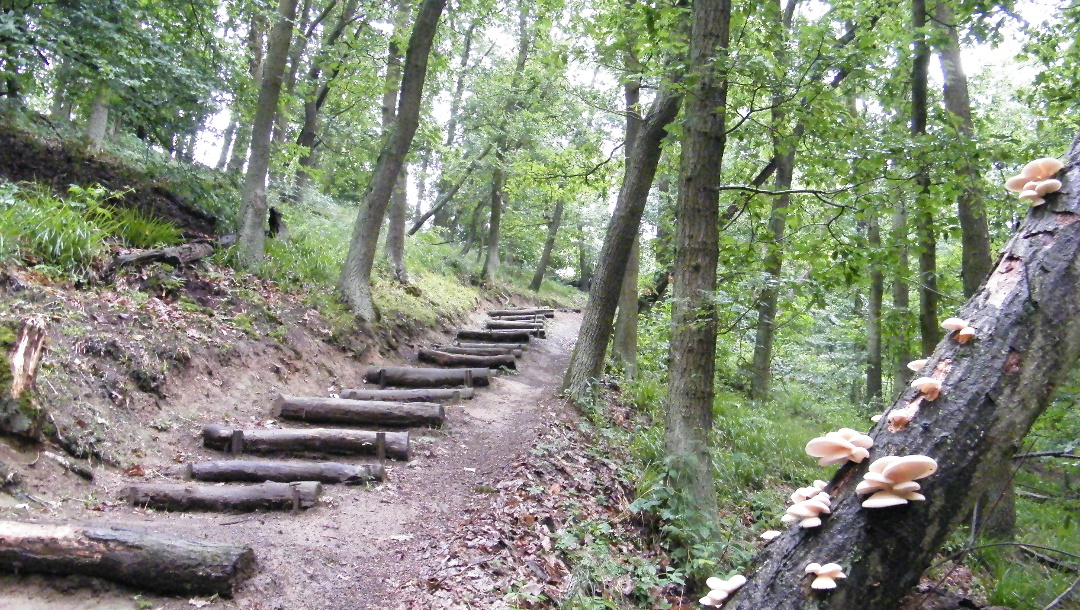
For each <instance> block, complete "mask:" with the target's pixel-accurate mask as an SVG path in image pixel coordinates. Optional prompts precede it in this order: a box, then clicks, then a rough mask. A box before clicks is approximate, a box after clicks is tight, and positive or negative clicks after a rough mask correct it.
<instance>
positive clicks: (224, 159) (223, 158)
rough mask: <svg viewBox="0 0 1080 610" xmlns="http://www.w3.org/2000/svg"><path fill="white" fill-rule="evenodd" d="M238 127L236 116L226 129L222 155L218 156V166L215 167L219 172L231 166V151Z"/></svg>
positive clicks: (223, 137) (231, 119)
mask: <svg viewBox="0 0 1080 610" xmlns="http://www.w3.org/2000/svg"><path fill="white" fill-rule="evenodd" d="M236 126H237V121H236V116H235V115H234V116H233V117H232V118H230V119H229V126H228V127H226V128H225V135H224V136H222V139H223V140H224V141H223V142H222V143H221V154H220V155H218V160H217V164H216V165H215V166H214V167H215V168H217V169H218V170H219V171H222V170H224V169H225V167H226V166H227V165H228V164H229V151H230V150H232V145H233V139H235V138H236V135H237V134H236Z"/></svg>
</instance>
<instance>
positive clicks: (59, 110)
mask: <svg viewBox="0 0 1080 610" xmlns="http://www.w3.org/2000/svg"><path fill="white" fill-rule="evenodd" d="M69 64H70V60H68V59H65V58H61V59H60V65H59V66H58V67H57V68H56V84H55V85H54V88H53V94H52V105H51V106H50V109H49V116H51V117H52V118H53V119H54V120H57V119H59V120H63V121H67V120H68V119H69V118H70V114H68V113H66V112H64V111H65V110H66V109H67V106H68V85H69V81H70V80H71V70H70V68H69Z"/></svg>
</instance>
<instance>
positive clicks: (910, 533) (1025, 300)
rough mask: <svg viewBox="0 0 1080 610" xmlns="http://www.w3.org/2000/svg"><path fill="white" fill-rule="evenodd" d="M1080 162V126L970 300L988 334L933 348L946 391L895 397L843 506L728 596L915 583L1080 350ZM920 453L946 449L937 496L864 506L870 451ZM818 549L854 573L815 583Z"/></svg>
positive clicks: (874, 593)
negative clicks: (860, 486) (892, 416)
mask: <svg viewBox="0 0 1080 610" xmlns="http://www.w3.org/2000/svg"><path fill="white" fill-rule="evenodd" d="M1078 164H1080V137H1078V138H1077V139H1076V140H1074V141H1073V144H1072V147H1071V148H1070V151H1069V154H1068V161H1067V163H1066V167H1067V168H1068V169H1067V170H1066V171H1065V172H1063V173H1064V177H1063V179H1062V182H1063V183H1064V187H1063V188H1062V190H1061V191H1060V195H1056V196H1051V198H1050V199H1049V201H1048V202H1047V205H1046V206H1042V207H1039V208H1033V209H1032V210H1030V211H1029V212H1028V215H1027V217H1026V218H1025V219H1024V221H1023V222H1022V223H1021V226H1020V227H1019V230H1018V231H1017V232H1016V234H1015V235H1014V236H1013V238H1012V240H1010V242H1009V244H1008V245H1007V246H1006V247H1005V253H1004V254H1003V255H1002V256H1001V258H1000V259H999V260H998V263H997V266H996V268H995V269H994V271H993V272H992V273H991V275H990V278H989V280H988V281H987V282H986V283H985V284H984V286H983V289H982V291H981V292H979V293H978V294H976V295H975V296H974V297H972V298H971V299H970V300H969V301H968V302H967V304H966V305H965V306H964V307H963V308H961V310H960V311H959V312H957V313H958V315H959V316H961V317H963V318H965V319H967V320H971V321H972V322H973V323H974V326H975V328H976V329H977V335H976V338H975V340H974V341H972V342H969V343H968V344H966V345H961V344H959V343H958V342H957V341H955V340H954V339H952V338H947V339H945V340H944V341H942V342H941V344H940V345H938V346H937V347H936V350H935V352H934V353H933V354H932V355H930V365H929V368H928V370H931V371H933V374H934V376H935V378H937V379H939V380H940V381H942V386H943V387H942V391H941V395H940V396H939V397H938V398H937V399H936V400H934V401H933V403H926V402H925V400H923V399H921V398H920V396H919V391H918V390H917V389H915V388H907V389H905V391H904V392H903V393H902V394H901V395H900V397H899V398H898V399H897V401H896V402H895V403H894V404H893V405H892V407H891V409H890V411H892V410H899V409H910V408H912V407H914V408H915V409H916V410H917V412H916V413H915V414H914V416H913V417H914V419H913V420H912V421H911V423H909V424H908V425H907V426H906V427H904V428H902V429H900V430H899V431H897V432H891V431H890V430H889V424H888V423H887V422H886V419H887V418H883V420H882V421H881V423H879V424H878V425H877V427H876V428H875V429H874V430H873V431H872V432H871V436H872V437H873V439H874V446H873V449H872V450H871V451H872V455H871V459H869V460H865V461H863V462H862V463H861V464H855V463H848V464H847V465H845V466H842V467H840V468H839V470H838V471H837V473H836V475H835V476H834V477H833V478H832V481H831V482H830V483H829V485H828V487H827V488H826V491H827V492H828V493H829V495H830V496H831V498H832V501H831V514H829V515H828V516H827V517H826V518H825V519H824V523H823V525H821V526H820V527H818V528H815V529H814V530H813V531H812V532H810V533H807V530H804V529H802V528H799V527H794V526H792V527H790V528H789V529H788V530H787V532H786V533H785V534H784V535H782V536H781V537H779V538H777V539H776V540H774V541H772V542H771V543H770V544H769V546H767V547H766V548H765V550H764V551H763V552H762V553H761V555H760V556H759V557H758V560H757V562H756V567H755V568H754V569H753V571H752V573H751V574H750V575H749V577H748V582H747V583H746V584H745V585H744V586H743V587H742V588H740V589H739V590H738V591H736V592H735V593H734V595H733V597H732V598H731V599H728V600H727V602H726V604H725V606H724V607H725V608H726V609H727V610H760V609H762V608H769V609H770V610H801V609H803V608H810V607H812V608H816V609H818V610H849V609H851V608H860V609H865V610H893V609H894V608H896V607H897V605H898V603H899V602H900V599H901V598H902V597H904V596H905V595H907V594H908V593H909V592H910V591H911V590H912V589H913V588H914V587H915V585H916V584H917V583H918V581H919V578H920V576H921V575H922V573H923V572H924V570H926V568H927V567H928V566H929V565H930V564H931V562H932V561H933V560H934V558H935V556H936V554H937V553H938V551H939V550H940V548H941V546H942V545H943V544H944V543H945V542H946V541H947V539H948V538H949V536H950V534H951V533H952V531H953V530H955V529H956V527H958V526H959V525H961V524H962V523H963V521H964V520H965V517H966V515H967V514H968V512H969V511H970V510H971V508H972V507H973V505H974V504H975V502H976V499H977V498H979V497H980V496H981V495H982V494H983V493H984V492H985V491H986V490H987V489H988V488H989V487H990V485H992V484H993V482H994V481H995V480H997V479H999V476H998V475H996V474H995V473H994V472H993V471H994V470H995V469H996V468H999V467H1000V465H1001V464H1003V463H1008V462H1010V461H1011V457H1012V456H1013V455H1014V454H1015V452H1016V451H1017V449H1018V448H1019V447H1021V446H1022V443H1023V440H1024V437H1025V435H1026V434H1027V433H1028V431H1029V430H1030V429H1031V426H1032V424H1033V423H1034V422H1035V420H1036V419H1037V418H1038V417H1039V415H1040V414H1041V413H1042V412H1043V411H1044V410H1045V409H1046V406H1047V405H1048V404H1049V402H1050V399H1051V397H1052V395H1053V390H1054V389H1055V388H1056V387H1057V386H1058V385H1059V384H1060V383H1062V382H1063V381H1064V380H1065V378H1066V376H1067V375H1068V373H1069V372H1070V371H1071V370H1072V369H1073V368H1074V366H1075V364H1076V361H1077V357H1078V356H1080V281H1078V280H1077V274H1076V269H1078V268H1080V223H1076V222H1072V221H1073V220H1074V219H1076V218H1078V217H1080V199H1078V198H1077V196H1076V193H1077V186H1078V185H1077V181H1080V171H1078V170H1077V167H1078ZM920 407H921V408H920ZM906 455H925V456H929V457H931V458H933V459H934V460H936V462H937V467H938V468H937V472H935V473H934V474H932V475H930V476H928V477H927V478H925V479H923V480H921V481H919V483H920V484H921V485H922V489H921V490H920V493H921V494H923V495H924V496H925V498H926V499H925V501H919V502H910V503H908V504H906V505H903V506H897V507H893V508H875V509H870V508H862V507H861V502H862V501H863V500H865V498H866V496H864V495H859V494H856V493H855V487H856V484H857V483H859V482H860V481H861V480H862V479H863V476H864V475H865V474H866V473H867V472H868V470H869V466H870V464H871V463H872V462H873V461H874V460H876V459H879V458H881V457H883V456H906ZM811 562H817V563H822V562H835V563H837V564H839V565H840V566H841V568H842V569H843V571H844V573H845V574H846V575H847V578H845V579H844V580H842V581H840V582H839V583H838V586H837V588H836V589H834V590H832V591H831V592H828V593H824V594H823V593H821V592H818V591H815V590H813V589H811V588H810V587H809V586H808V585H807V576H806V574H805V573H804V567H805V566H806V565H807V564H809V563H811Z"/></svg>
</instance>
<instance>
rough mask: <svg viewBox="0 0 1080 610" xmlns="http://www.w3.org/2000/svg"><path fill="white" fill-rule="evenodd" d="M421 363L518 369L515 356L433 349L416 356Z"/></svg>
mask: <svg viewBox="0 0 1080 610" xmlns="http://www.w3.org/2000/svg"><path fill="white" fill-rule="evenodd" d="M416 357H417V359H419V360H420V362H427V363H430V364H437V365H439V366H454V367H472V366H486V367H488V368H489V369H497V368H499V367H505V368H508V369H516V368H517V360H516V359H515V358H514V355H513V354H499V355H494V356H479V355H473V354H454V353H451V352H444V351H439V350H433V349H421V350H420V351H419V352H417V354H416Z"/></svg>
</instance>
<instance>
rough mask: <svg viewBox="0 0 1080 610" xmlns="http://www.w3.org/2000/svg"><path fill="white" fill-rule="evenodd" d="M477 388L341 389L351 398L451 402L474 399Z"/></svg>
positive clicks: (344, 396)
mask: <svg viewBox="0 0 1080 610" xmlns="http://www.w3.org/2000/svg"><path fill="white" fill-rule="evenodd" d="M474 396H476V390H474V389H472V388H415V389H408V390H406V389H396V388H395V389H383V390H368V389H363V388H350V389H345V390H342V391H341V397H342V398H348V399H349V400H392V401H395V402H449V403H454V402H457V401H459V400H472V398H473V397H474Z"/></svg>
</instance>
